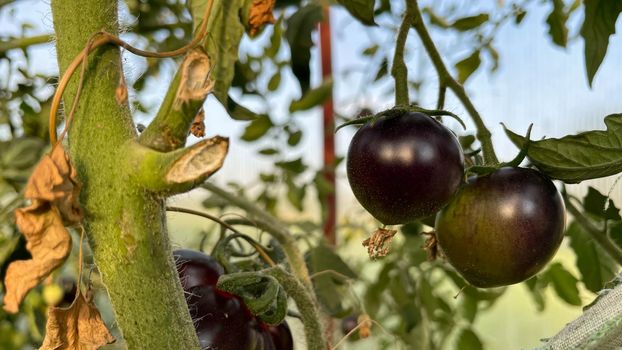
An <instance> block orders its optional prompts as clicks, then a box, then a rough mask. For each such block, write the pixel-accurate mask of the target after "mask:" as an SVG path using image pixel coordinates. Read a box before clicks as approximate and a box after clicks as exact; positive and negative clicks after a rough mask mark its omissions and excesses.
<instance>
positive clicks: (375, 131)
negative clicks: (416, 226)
mask: <svg viewBox="0 0 622 350" xmlns="http://www.w3.org/2000/svg"><path fill="white" fill-rule="evenodd" d="M346 168H347V175H348V181H349V182H350V187H351V188H352V192H354V195H355V196H356V198H357V199H358V201H359V202H360V203H361V205H362V206H363V207H364V208H365V209H366V210H367V211H368V212H369V213H370V214H372V215H373V216H374V217H375V218H376V219H378V220H380V221H381V222H382V223H384V224H387V225H391V224H404V223H408V222H411V221H414V220H416V219H418V218H422V217H425V216H429V215H432V214H434V213H435V212H436V211H438V210H439V209H441V208H442V207H443V206H444V205H445V204H446V203H447V202H448V201H449V199H450V198H451V196H452V195H453V194H454V192H455V191H456V190H457V189H458V187H459V185H460V184H461V182H462V180H463V176H464V156H463V154H462V149H461V148H460V144H459V143H458V140H457V139H456V137H455V136H454V135H453V134H452V133H451V131H449V130H448V129H447V128H445V127H444V126H443V125H442V124H440V123H439V122H437V121H436V120H434V119H432V118H430V117H429V116H427V115H425V114H422V113H405V114H402V115H400V116H391V117H386V116H385V117H380V118H379V119H377V120H376V121H372V122H369V123H367V124H365V125H364V126H363V127H361V128H360V129H359V130H358V131H357V132H356V134H355V135H354V137H353V138H352V142H351V143H350V147H349V149H348V156H347V164H346Z"/></svg>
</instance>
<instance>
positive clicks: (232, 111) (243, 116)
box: [226, 96, 259, 120]
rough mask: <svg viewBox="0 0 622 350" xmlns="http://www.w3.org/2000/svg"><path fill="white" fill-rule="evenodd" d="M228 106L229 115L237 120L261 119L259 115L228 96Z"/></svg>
mask: <svg viewBox="0 0 622 350" xmlns="http://www.w3.org/2000/svg"><path fill="white" fill-rule="evenodd" d="M226 106H227V111H228V112H229V115H230V116H231V118H233V119H235V120H253V119H255V118H258V117H259V116H258V115H257V113H255V112H253V111H251V110H250V109H248V108H246V107H244V106H242V105H241V104H238V103H237V102H235V100H233V99H232V98H231V96H228V98H227V104H226Z"/></svg>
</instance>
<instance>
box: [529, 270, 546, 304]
mask: <svg viewBox="0 0 622 350" xmlns="http://www.w3.org/2000/svg"><path fill="white" fill-rule="evenodd" d="M543 277H546V275H545V274H541V275H539V276H533V277H531V278H530V279H528V280H527V281H525V286H526V287H527V289H528V290H529V292H530V294H531V297H532V299H533V301H534V302H535V303H536V309H537V310H538V311H539V312H542V311H544V307H545V306H546V302H545V299H544V293H543V289H544V287H545V285H546V284H547V283H546V282H543V281H542V278H543Z"/></svg>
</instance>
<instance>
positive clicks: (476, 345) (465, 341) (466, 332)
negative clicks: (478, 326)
mask: <svg viewBox="0 0 622 350" xmlns="http://www.w3.org/2000/svg"><path fill="white" fill-rule="evenodd" d="M456 349H460V350H482V349H484V345H483V344H482V341H481V340H479V337H478V336H477V334H475V332H473V330H471V329H469V328H465V329H463V330H462V332H460V335H459V336H458V341H457V342H456Z"/></svg>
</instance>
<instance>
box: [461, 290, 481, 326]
mask: <svg viewBox="0 0 622 350" xmlns="http://www.w3.org/2000/svg"><path fill="white" fill-rule="evenodd" d="M477 310H478V306H477V300H476V299H474V298H471V297H469V296H465V297H464V298H462V303H461V304H460V311H461V312H460V313H461V315H462V317H464V319H465V320H467V321H469V323H471V324H472V323H473V322H474V321H475V316H477Z"/></svg>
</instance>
